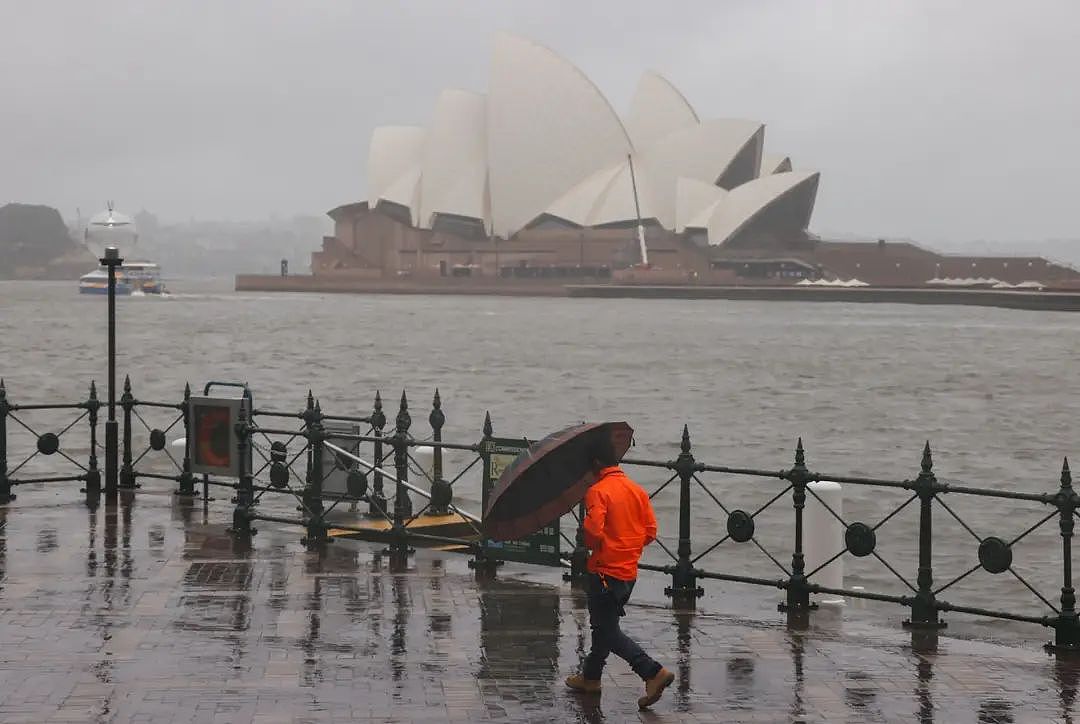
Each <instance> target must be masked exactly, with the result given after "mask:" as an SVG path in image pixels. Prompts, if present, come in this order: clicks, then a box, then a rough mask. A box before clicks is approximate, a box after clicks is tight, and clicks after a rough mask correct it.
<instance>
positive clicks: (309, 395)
mask: <svg viewBox="0 0 1080 724" xmlns="http://www.w3.org/2000/svg"><path fill="white" fill-rule="evenodd" d="M307 407H308V409H309V410H310V409H312V408H314V407H315V395H313V394H312V393H311V389H310V388H309V389H308V391H307Z"/></svg>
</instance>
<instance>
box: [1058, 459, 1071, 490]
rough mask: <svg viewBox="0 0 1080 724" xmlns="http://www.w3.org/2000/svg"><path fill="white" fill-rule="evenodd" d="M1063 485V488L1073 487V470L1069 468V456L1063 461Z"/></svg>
mask: <svg viewBox="0 0 1080 724" xmlns="http://www.w3.org/2000/svg"><path fill="white" fill-rule="evenodd" d="M1061 487H1062V489H1069V488H1072V472H1071V471H1070V470H1069V458H1067V457H1066V458H1065V461H1064V462H1063V463H1061Z"/></svg>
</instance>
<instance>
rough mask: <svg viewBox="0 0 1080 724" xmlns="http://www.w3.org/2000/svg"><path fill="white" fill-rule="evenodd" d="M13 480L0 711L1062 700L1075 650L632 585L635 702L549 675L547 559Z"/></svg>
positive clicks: (573, 608)
mask: <svg viewBox="0 0 1080 724" xmlns="http://www.w3.org/2000/svg"><path fill="white" fill-rule="evenodd" d="M32 501H34V496H33V494H28V495H26V496H22V495H20V497H19V500H18V504H17V505H13V506H10V507H8V508H3V507H0V686H2V691H3V692H4V696H3V697H2V698H0V721H5V722H6V721H25V722H48V721H93V722H98V721H100V722H113V721H115V722H159V721H167V722H230V723H231V722H266V723H269V722H289V721H397V722H411V721H418V722H443V721H451V722H471V721H513V722H518V721H542V722H562V721H584V722H601V721H603V722H626V721H648V722H709V721H716V722H732V721H755V722H758V721H805V722H836V721H850V722H864V721H924V722H968V721H970V722H996V723H1004V722H1027V721H1069V722H1071V721H1073V711H1074V709H1075V702H1076V697H1077V689H1078V683H1080V667H1078V666H1077V664H1076V663H1074V662H1070V661H1067V660H1058V659H1054V658H1052V657H1048V656H1046V655H1045V654H1044V653H1043V652H1042V651H1040V650H1033V649H1016V648H1005V647H999V646H995V645H991V644H985V643H978V642H970V641H958V640H954V639H948V638H941V639H926V638H917V639H912V637H911V636H909V635H905V634H903V633H902V632H900V631H887V630H881V629H875V628H871V627H868V626H858V625H853V624H851V623H849V622H843V623H839V622H837V621H834V622H833V623H831V624H830V623H829V622H828V618H827V617H824V616H823V617H819V618H817V619H813V620H811V621H809V622H804V625H801V626H787V625H786V624H785V622H783V621H782V620H779V619H777V620H771V621H752V620H746V619H739V618H734V617H731V616H721V615H716V614H710V613H709V612H708V611H707V610H705V611H699V612H698V613H696V614H689V613H675V612H672V611H670V610H667V609H663V608H654V607H650V606H642V605H636V606H631V607H630V610H629V611H628V613H629V615H628V617H627V618H626V619H625V620H624V621H625V623H624V625H625V627H626V629H627V631H628V632H629V633H630V634H631V635H632V636H634V637H635V638H637V639H638V640H640V641H641V642H642V643H643V644H644V645H645V646H646V648H648V649H649V650H651V651H652V652H654V654H655V655H656V656H657V657H658V658H659V659H660V660H661V661H663V662H665V663H666V664H668V665H669V667H670V668H672V669H673V670H674V671H675V672H676V673H677V676H678V680H677V683H676V686H674V687H673V688H672V689H671V690H670V692H669V694H668V695H667V696H665V698H664V699H662V700H661V702H660V703H659V704H658V705H657V706H656V708H655V711H652V712H638V711H637V707H636V699H637V696H638V695H639V693H640V689H641V683H640V682H639V681H638V680H637V679H636V678H635V677H634V675H633V674H632V673H631V672H630V671H629V669H628V668H627V667H626V666H625V665H623V664H622V663H621V662H619V661H617V660H613V661H612V663H611V665H610V666H609V667H607V669H606V671H605V679H604V693H603V696H602V697H581V696H577V695H574V694H572V693H570V692H568V691H566V690H565V689H564V687H563V685H562V679H563V677H565V676H566V675H567V674H569V673H571V672H573V671H575V670H576V667H577V664H578V661H579V660H580V658H581V657H582V656H583V654H584V652H585V648H586V647H587V645H588V619H587V615H586V612H585V608H584V600H583V597H582V595H581V594H580V593H579V592H577V591H575V590H574V589H572V588H570V587H569V586H568V585H566V584H564V583H562V582H561V581H560V580H559V577H558V572H556V571H541V572H536V571H533V570H526V569H511V568H510V567H507V569H503V570H502V571H501V572H500V574H499V577H498V578H479V579H478V578H476V577H475V576H474V574H473V573H472V572H471V571H469V569H468V568H467V566H466V563H465V560H464V559H463V558H460V557H454V556H450V557H446V558H440V557H438V556H439V555H440V554H437V553H433V552H430V551H428V552H421V553H418V554H417V555H416V556H414V557H412V558H410V559H409V560H408V561H406V562H405V563H404V565H402V562H401V561H399V560H398V561H395V560H392V559H391V558H390V557H389V556H387V555H384V554H383V553H381V552H380V551H379V549H378V548H376V547H370V546H366V545H364V544H360V543H355V542H351V541H339V542H337V543H334V544H331V545H329V546H328V547H327V548H326V549H325V550H323V551H307V550H305V549H304V548H303V547H301V546H300V545H299V543H298V541H299V538H300V537H301V532H300V531H297V530H290V529H285V528H277V527H274V526H272V525H269V524H266V525H264V526H263V527H262V528H261V529H260V531H259V533H258V534H257V535H256V536H255V538H254V539H253V541H252V542H251V544H250V545H248V544H246V542H244V541H235V540H234V539H232V538H231V537H230V536H229V535H228V534H227V533H226V532H225V525H224V524H222V523H220V522H215V521H213V519H212V516H211V520H210V522H207V520H206V516H205V514H204V512H203V510H202V507H201V506H200V505H198V504H192V503H190V502H182V501H179V500H176V499H174V498H172V497H171V496H168V495H163V494H156V493H149V492H142V493H138V494H137V496H133V495H131V494H126V495H125V496H123V497H122V499H121V501H120V503H119V504H118V505H116V506H111V507H110V506H105V505H101V506H99V507H97V508H92V509H90V508H87V507H86V506H85V505H82V504H80V503H70V504H68V503H60V504H55V503H53V504H51V505H48V506H45V505H42V506H40V507H35V506H34V504H33V502H32ZM516 574H517V575H518V577H517V578H515V577H514V576H515V575H516ZM525 578H527V579H528V580H524V579H525Z"/></svg>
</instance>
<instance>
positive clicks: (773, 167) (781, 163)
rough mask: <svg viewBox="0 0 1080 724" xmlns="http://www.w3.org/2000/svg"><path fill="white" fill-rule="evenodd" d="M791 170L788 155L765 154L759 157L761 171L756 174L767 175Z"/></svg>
mask: <svg viewBox="0 0 1080 724" xmlns="http://www.w3.org/2000/svg"><path fill="white" fill-rule="evenodd" d="M790 170H791V157H790V156H775V155H766V156H762V157H761V172H760V173H758V176H769V175H771V174H774V173H784V172H785V171H790Z"/></svg>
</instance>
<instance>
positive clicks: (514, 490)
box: [483, 422, 634, 541]
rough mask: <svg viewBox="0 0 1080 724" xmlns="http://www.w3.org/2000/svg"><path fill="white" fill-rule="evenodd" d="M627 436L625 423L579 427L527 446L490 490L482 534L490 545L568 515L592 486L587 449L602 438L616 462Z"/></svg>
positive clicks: (629, 432) (627, 444)
mask: <svg viewBox="0 0 1080 724" xmlns="http://www.w3.org/2000/svg"><path fill="white" fill-rule="evenodd" d="M633 434H634V431H633V430H632V429H631V428H630V426H629V425H627V424H626V423H625V422H602V423H584V424H580V425H572V426H570V427H568V428H565V429H563V430H560V431H559V432H556V433H553V434H551V435H548V436H547V437H545V438H544V439H543V440H541V441H539V442H537V443H533V444H532V445H531V446H529V448H528V449H527V450H525V451H524V452H522V453H521V454H520V455H518V457H517V459H515V460H514V462H512V463H511V464H510V466H509V467H507V468H506V470H504V471H503V474H502V476H501V477H500V478H499V480H498V482H497V483H495V487H494V488H492V490H491V494H490V495H489V496H488V504H487V509H486V510H485V511H484V521H483V530H484V533H485V534H486V535H487V536H489V537H490V538H492V539H493V540H499V541H504V540H519V539H521V538H524V537H526V536H528V535H530V534H532V533H535V532H536V531H538V530H540V529H541V528H543V527H544V526H545V525H547V524H548V523H550V522H551V521H553V520H555V519H556V518H558V517H559V516H561V515H563V514H564V513H566V512H568V511H569V510H570V509H572V508H573V507H574V506H575V505H577V504H578V503H579V502H581V500H582V498H584V497H585V491H587V490H588V489H589V487H590V486H591V485H592V484H593V483H595V482H596V476H595V475H594V473H593V471H592V460H591V456H590V450H592V449H594V446H596V445H597V444H598V443H599V442H603V441H604V439H605V437H606V439H607V440H610V442H611V447H612V450H613V452H614V453H615V458H616V459H622V457H623V455H625V454H626V451H627V450H629V449H630V441H631V438H632V436H633Z"/></svg>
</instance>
